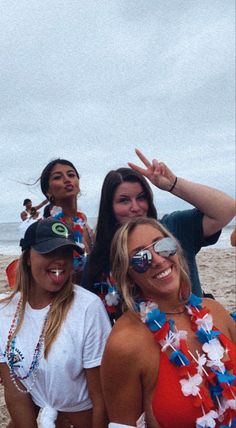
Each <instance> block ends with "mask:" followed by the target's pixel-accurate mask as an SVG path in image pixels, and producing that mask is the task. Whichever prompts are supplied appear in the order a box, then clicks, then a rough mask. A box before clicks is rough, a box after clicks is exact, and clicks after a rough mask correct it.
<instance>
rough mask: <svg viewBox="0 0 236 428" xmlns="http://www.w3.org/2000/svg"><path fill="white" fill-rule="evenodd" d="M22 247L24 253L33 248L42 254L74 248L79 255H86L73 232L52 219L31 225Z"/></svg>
mask: <svg viewBox="0 0 236 428" xmlns="http://www.w3.org/2000/svg"><path fill="white" fill-rule="evenodd" d="M21 247H22V251H24V250H29V249H30V248H33V249H34V250H35V251H37V252H38V253H40V254H47V253H51V252H52V251H54V250H56V249H57V248H61V247H72V248H73V249H74V250H75V251H77V252H78V253H79V254H84V250H83V248H82V246H81V247H80V246H79V245H78V244H77V243H76V241H75V239H74V235H73V232H72V230H71V229H70V228H69V227H68V226H67V225H66V224H64V223H62V222H61V221H59V220H56V219H54V218H52V217H50V218H46V219H41V220H38V221H36V222H34V223H33V224H31V225H30V226H29V227H28V229H27V230H26V232H25V236H24V238H23V239H22V241H21Z"/></svg>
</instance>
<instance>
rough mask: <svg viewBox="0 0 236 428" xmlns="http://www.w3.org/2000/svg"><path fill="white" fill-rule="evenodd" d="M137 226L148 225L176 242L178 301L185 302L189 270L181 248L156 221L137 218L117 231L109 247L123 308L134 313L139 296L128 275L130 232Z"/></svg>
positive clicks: (189, 287) (137, 288)
mask: <svg viewBox="0 0 236 428" xmlns="http://www.w3.org/2000/svg"><path fill="white" fill-rule="evenodd" d="M139 225H150V226H153V227H154V228H155V229H157V230H159V231H160V232H161V233H162V234H163V236H164V237H170V238H172V239H174V240H175V241H176V242H177V252H176V254H177V256H178V259H179V264H180V284H181V285H180V291H179V299H180V301H182V302H186V301H187V299H188V297H189V294H190V290H191V287H192V286H191V281H190V278H189V270H188V265H187V262H186V260H185V258H184V255H183V251H182V248H181V246H180V244H179V243H178V241H177V240H176V238H174V236H173V235H172V234H171V233H170V232H169V231H168V230H167V229H166V228H165V227H164V226H163V225H162V224H161V223H159V222H158V221H157V220H155V219H152V218H147V217H145V218H144V217H139V218H137V219H132V220H130V221H129V222H128V223H126V224H125V225H123V226H122V227H120V229H119V230H117V232H116V234H115V236H114V238H113V241H112V245H111V265H112V275H113V277H114V278H115V279H116V281H117V285H118V288H119V291H120V293H121V295H122V298H123V301H124V307H125V308H126V309H130V310H131V311H134V306H135V300H136V298H137V297H138V296H139V295H140V290H139V287H138V285H137V284H134V283H133V282H132V280H131V278H130V275H129V272H128V271H129V266H130V258H129V254H128V241H129V236H130V234H131V232H133V231H134V230H135V228H136V227H137V226H139Z"/></svg>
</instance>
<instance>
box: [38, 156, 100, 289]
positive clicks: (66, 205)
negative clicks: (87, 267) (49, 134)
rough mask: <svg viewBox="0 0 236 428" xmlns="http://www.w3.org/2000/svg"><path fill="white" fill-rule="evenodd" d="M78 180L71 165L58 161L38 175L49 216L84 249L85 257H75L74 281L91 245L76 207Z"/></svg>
mask: <svg viewBox="0 0 236 428" xmlns="http://www.w3.org/2000/svg"><path fill="white" fill-rule="evenodd" d="M79 179H80V176H79V173H78V171H77V169H76V168H75V166H74V165H73V163H72V162H70V161H68V160H66V159H60V158H58V159H54V160H52V161H51V162H49V163H48V164H47V165H46V167H45V168H44V170H43V171H42V174H41V176H40V185H41V190H42V192H43V194H44V195H45V196H46V197H47V199H48V201H49V202H50V204H51V209H50V215H51V216H52V217H54V218H56V219H57V220H60V221H62V222H63V223H66V224H68V225H69V226H70V227H71V228H72V230H73V233H74V235H75V239H76V241H77V242H78V243H79V244H80V245H82V246H84V248H85V256H82V257H81V256H75V257H74V269H75V271H76V272H77V274H78V278H77V281H78V280H79V276H80V272H81V271H82V270H83V265H84V262H85V258H86V254H89V253H90V251H91V248H92V245H93V232H92V230H91V228H90V227H89V226H88V224H87V217H86V215H85V214H84V213H83V212H81V211H79V210H78V208H77V198H78V195H79V194H80V185H79ZM47 217H48V213H47Z"/></svg>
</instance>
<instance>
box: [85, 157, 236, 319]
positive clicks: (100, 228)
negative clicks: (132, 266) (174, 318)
mask: <svg viewBox="0 0 236 428" xmlns="http://www.w3.org/2000/svg"><path fill="white" fill-rule="evenodd" d="M136 153H137V155H138V157H139V158H140V159H141V161H142V162H143V163H144V165H145V167H146V168H141V167H139V166H137V165H134V164H131V163H130V164H129V166H130V167H131V168H119V169H117V170H116V171H110V172H109V173H108V174H107V176H106V177H105V180H104V183H103V186H102V192H101V199H100V207H99V214H98V223H97V229H96V239H95V244H94V248H93V251H92V253H91V255H90V257H89V262H88V263H87V266H86V269H85V271H84V274H83V278H82V285H83V286H84V287H86V288H88V289H89V290H92V291H94V292H97V293H98V294H100V295H101V297H102V298H103V300H104V301H105V304H106V308H107V310H108V312H110V313H111V314H112V318H113V319H116V318H117V317H118V316H119V315H120V309H119V310H117V308H119V298H118V296H117V295H116V294H115V287H114V281H113V279H112V277H111V276H110V261H109V254H110V246H111V241H112V238H113V236H114V233H115V232H116V230H117V229H118V228H119V226H120V225H122V224H124V223H125V222H126V221H128V220H129V219H130V218H133V217H141V216H144V217H151V218H155V219H156V218H157V212H156V208H155V206H154V203H153V193H152V190H151V188H150V186H149V184H148V182H147V180H146V178H148V179H149V180H150V182H151V183H152V184H154V185H155V186H156V187H158V188H159V189H161V190H163V191H166V192H170V193H172V194H173V195H175V196H177V197H179V198H181V199H183V200H185V201H186V202H188V203H189V204H191V205H192V206H193V207H195V208H193V209H188V210H183V211H176V212H173V213H171V214H167V215H165V216H164V217H163V218H162V219H161V220H160V222H161V223H162V224H163V225H165V226H166V227H167V229H168V230H170V231H171V232H172V233H173V235H174V236H175V237H176V238H177V239H178V240H179V242H180V244H181V246H182V248H183V250H184V253H185V256H186V257H187V261H188V265H189V270H190V277H191V281H192V287H193V291H194V293H195V294H196V295H198V296H201V295H202V290H201V285H200V280H199V276H198V270H197V263H196V255H197V253H198V252H199V251H200V249H201V248H202V247H204V246H208V245H212V244H214V243H215V242H217V240H218V238H219V236H220V233H221V228H222V227H224V226H225V225H226V224H227V223H229V221H230V220H231V219H232V218H233V217H234V215H235V201H234V199H233V198H231V197H230V196H228V195H226V194H225V193H223V192H221V191H219V190H216V189H213V188H211V187H208V186H204V185H202V184H198V183H193V182H190V181H187V180H185V179H183V178H181V177H178V178H177V177H176V175H175V174H174V173H173V172H172V171H171V170H170V169H169V168H168V167H167V166H166V165H165V164H164V163H163V162H158V161H157V160H156V159H154V160H153V161H152V162H149V161H148V160H147V159H146V158H145V156H144V155H143V154H142V153H141V152H140V151H139V150H136Z"/></svg>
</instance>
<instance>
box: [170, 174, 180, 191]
mask: <svg viewBox="0 0 236 428" xmlns="http://www.w3.org/2000/svg"><path fill="white" fill-rule="evenodd" d="M177 180H178V177H177V176H176V177H175V181H174V183H173V184H172V186H171V188H170V190H169V192H172V190H173V189H174V188H175V186H176V183H177Z"/></svg>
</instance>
